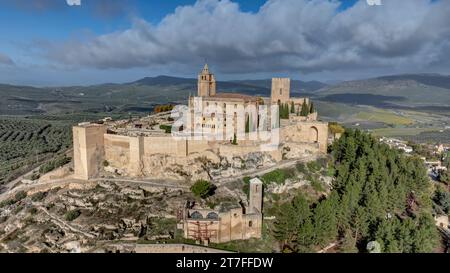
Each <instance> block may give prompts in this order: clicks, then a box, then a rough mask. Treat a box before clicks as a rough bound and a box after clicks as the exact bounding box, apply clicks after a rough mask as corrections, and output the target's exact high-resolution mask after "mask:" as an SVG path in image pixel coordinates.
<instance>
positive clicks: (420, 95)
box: [316, 74, 450, 107]
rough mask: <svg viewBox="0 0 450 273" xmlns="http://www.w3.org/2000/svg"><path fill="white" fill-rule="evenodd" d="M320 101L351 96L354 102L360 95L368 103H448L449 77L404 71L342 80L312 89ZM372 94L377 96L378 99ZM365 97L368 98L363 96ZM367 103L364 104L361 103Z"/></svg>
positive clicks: (346, 98)
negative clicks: (354, 79)
mask: <svg viewBox="0 0 450 273" xmlns="http://www.w3.org/2000/svg"><path fill="white" fill-rule="evenodd" d="M316 94H317V95H318V96H319V97H320V99H322V100H330V99H331V101H336V100H339V98H340V97H342V98H343V100H344V101H345V102H346V103H349V99H350V100H351V98H354V103H355V104H358V103H359V102H358V97H359V96H360V95H361V94H364V95H371V96H372V98H371V100H372V104H374V105H376V103H378V102H380V103H385V102H389V103H392V104H395V105H400V106H412V107H422V106H436V107H448V106H450V76H443V75H439V74H405V75H394V76H383V77H377V78H372V79H366V80H356V81H346V82H341V83H338V84H335V85H327V86H325V87H323V88H321V89H319V90H317V91H316ZM376 96H380V99H381V101H378V100H377V98H376ZM365 98H369V97H367V96H365ZM363 104H367V103H363Z"/></svg>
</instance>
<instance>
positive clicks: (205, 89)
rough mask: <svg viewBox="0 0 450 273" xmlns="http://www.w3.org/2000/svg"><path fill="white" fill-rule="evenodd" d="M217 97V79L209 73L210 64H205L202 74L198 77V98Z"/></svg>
mask: <svg viewBox="0 0 450 273" xmlns="http://www.w3.org/2000/svg"><path fill="white" fill-rule="evenodd" d="M215 95H216V79H215V78H214V74H212V73H211V72H209V69H208V64H205V67H204V68H203V70H202V72H201V73H200V74H199V75H198V96H199V97H212V96H215Z"/></svg>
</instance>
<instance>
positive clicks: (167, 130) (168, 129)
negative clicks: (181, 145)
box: [159, 124, 172, 134]
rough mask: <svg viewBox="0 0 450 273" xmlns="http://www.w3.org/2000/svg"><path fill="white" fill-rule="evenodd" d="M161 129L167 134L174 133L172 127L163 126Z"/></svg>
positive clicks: (160, 126)
mask: <svg viewBox="0 0 450 273" xmlns="http://www.w3.org/2000/svg"><path fill="white" fill-rule="evenodd" d="M159 129H161V130H164V131H165V133H166V134H170V133H172V126H170V125H164V124H161V125H159Z"/></svg>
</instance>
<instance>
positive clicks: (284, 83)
mask: <svg viewBox="0 0 450 273" xmlns="http://www.w3.org/2000/svg"><path fill="white" fill-rule="evenodd" d="M290 93H291V79H289V78H272V96H271V97H272V103H288V102H289V100H290V98H291V95H290Z"/></svg>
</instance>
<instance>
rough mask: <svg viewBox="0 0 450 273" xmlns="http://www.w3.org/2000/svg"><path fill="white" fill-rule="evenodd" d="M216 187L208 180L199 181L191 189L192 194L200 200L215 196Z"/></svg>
mask: <svg viewBox="0 0 450 273" xmlns="http://www.w3.org/2000/svg"><path fill="white" fill-rule="evenodd" d="M215 189H216V186H214V185H213V184H212V183H210V182H208V181H206V180H197V182H195V184H194V185H192V187H191V191H192V193H193V194H194V195H195V196H197V197H200V198H203V199H205V198H207V197H209V196H211V195H213V194H214V191H215Z"/></svg>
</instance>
